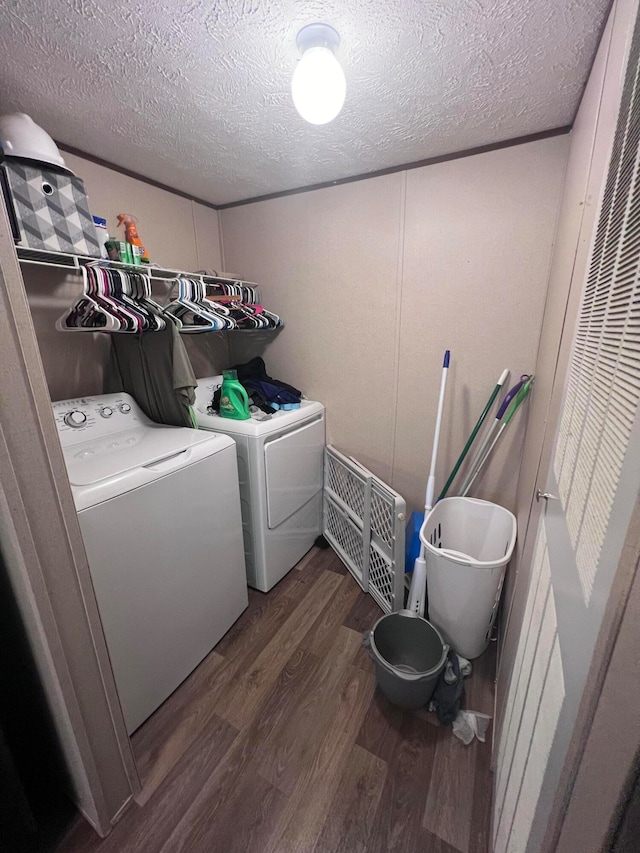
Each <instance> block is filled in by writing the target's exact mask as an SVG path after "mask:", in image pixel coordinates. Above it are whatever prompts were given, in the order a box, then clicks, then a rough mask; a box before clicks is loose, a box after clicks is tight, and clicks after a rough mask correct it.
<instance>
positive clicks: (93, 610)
mask: <svg viewBox="0 0 640 853" xmlns="http://www.w3.org/2000/svg"><path fill="white" fill-rule="evenodd" d="M0 543H1V547H2V552H3V557H4V561H5V563H6V568H7V572H8V574H9V579H10V582H11V585H12V588H13V590H14V593H15V596H16V600H17V603H18V606H19V608H20V611H21V614H22V618H23V620H24V623H25V628H26V630H27V633H28V636H29V642H30V644H31V648H32V652H33V654H34V658H35V660H36V665H37V667H38V671H39V674H40V678H41V679H42V683H43V687H44V690H45V694H46V697H47V701H48V704H49V707H50V710H51V713H52V717H53V720H54V723H55V726H56V730H57V733H58V737H59V739H60V745H61V749H62V751H63V753H64V756H65V760H66V764H67V768H68V771H69V775H70V779H71V786H72V788H73V790H71V791H69V794H70V796H71V797H72V799H73V800H74V801H75V802H76V804H77V806H78V808H79V810H80V811H81V812H82V813H83V814H84V816H85V817H86V818H87V820H88V821H89V822H90V823H91V824H92V826H93V827H94V828H95V829H96V831H97V832H98V833H99V834H100V835H103V836H104V835H106V834H108V832H109V831H110V829H111V827H112V824H113V823H114V822H115V821H116V820H117V819H118V817H119V815H120V814H121V813H122V811H123V810H124V809H125V808H126V807H127V805H128V804H129V803H130V802H131V800H132V798H133V797H134V796H135V795H137V794H138V793H139V791H140V782H139V779H138V774H137V770H136V766H135V762H134V758H133V753H132V751H131V744H130V741H129V737H128V735H127V731H126V727H125V723H124V718H123V716H122V711H121V709H120V704H119V700H118V695H117V691H116V685H115V681H114V679H113V673H112V670H111V665H110V662H109V656H108V652H107V646H106V642H105V639H104V634H103V631H102V625H101V623H100V616H99V613H98V608H97V604H96V600H95V596H94V592H93V586H92V583H91V576H90V573H89V566H88V563H87V558H86V555H85V552H84V546H83V543H82V537H81V534H80V528H79V526H78V519H77V515H76V512H75V507H74V504H73V497H72V494H71V488H70V485H69V480H68V477H67V472H66V466H65V461H64V457H63V454H62V449H61V446H60V442H59V439H58V432H57V429H56V426H55V422H54V419H53V414H52V410H51V400H50V396H49V390H48V387H47V383H46V379H45V374H44V370H43V367H42V362H41V359H40V352H39V348H38V342H37V339H36V335H35V331H34V327H33V323H32V320H31V313H30V310H29V305H28V302H27V296H26V293H25V289H24V282H23V279H22V274H21V272H20V267H19V264H18V259H17V255H16V251H15V247H14V243H13V238H12V233H11V228H10V226H9V222H8V220H7V216H6V212H5V209H4V205H3V204H0Z"/></svg>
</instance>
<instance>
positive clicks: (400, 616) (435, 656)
mask: <svg viewBox="0 0 640 853" xmlns="http://www.w3.org/2000/svg"><path fill="white" fill-rule="evenodd" d="M366 643H367V645H368V646H369V649H370V652H371V657H372V658H373V662H374V664H375V667H376V678H377V681H378V687H379V688H380V690H382V692H383V693H384V695H385V696H386V697H387V699H388V700H389V701H390V702H393V703H394V704H395V705H399V706H400V707H401V708H410V709H413V710H415V709H417V708H422V706H423V705H426V704H427V702H428V701H429V699H431V695H432V693H433V691H434V690H435V687H436V683H437V681H438V678H439V676H440V673H441V672H442V670H443V668H444V665H445V662H446V660H447V654H448V653H449V646H447V645H446V644H445V643H444V641H443V639H442V637H441V636H440V632H439V631H438V629H437V628H435V627H434V626H433V625H432V624H431V623H430V622H427V620H426V619H423V618H422V617H421V616H418V615H417V613H412V612H411V611H410V610H401V611H400V612H399V613H390V614H388V615H387V616H383V617H382V618H381V619H378V621H377V622H376V624H375V625H374V626H373V628H372V629H371V631H370V632H369V634H368V635H367V637H366Z"/></svg>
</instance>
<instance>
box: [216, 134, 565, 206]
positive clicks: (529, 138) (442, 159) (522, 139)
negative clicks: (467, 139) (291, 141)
mask: <svg viewBox="0 0 640 853" xmlns="http://www.w3.org/2000/svg"><path fill="white" fill-rule="evenodd" d="M571 127H572V125H570V124H567V125H563V126H562V127H554V128H552V129H551V130H542V131H540V132H539V133H529V134H527V135H526V136H516V137H514V138H513V139H505V140H503V141H502V142H490V143H489V144H487V145H478V146H477V147H476V148H466V149H465V150H463V151H454V152H453V153H451V154H441V155H439V156H438V157H427V158H426V159H425V160H416V161H414V162H413V163H403V164H401V165H399V166H388V167H387V168H386V169H378V170H377V171H375V172H364V173H363V174H361V175H353V176H351V177H348V178H338V179H337V180H335V181H324V182H323V183H320V184H309V186H306V187H298V188H297V189H292V190H281V191H280V192H276V193H268V194H267V195H259V196H255V198H245V199H241V200H240V201H229V202H226V203H225V204H219V205H218V206H217V209H218V210H229V208H232V207H242V205H244V204H255V203H256V202H259V201H271V200H272V199H275V198H284V197H285V196H289V195H297V194H298V193H308V192H313V190H324V189H327V188H329V187H338V186H340V185H341V184H351V183H353V182H354V181H366V180H369V179H370V178H380V177H382V176H383V175H393V174H394V173H395V172H407V171H409V170H410V169H421V168H422V167H423V166H435V165H436V164H437V163H447V162H449V160H460V159H462V158H463V157H473V156H475V155H476V154H486V153H487V152H489V151H499V150H500V149H501V148H511V147H512V146H514V145H525V144H526V143H527V142H537V141H538V140H540V139H549V138H551V137H552V136H563V135H564V134H566V133H569V132H570V130H571Z"/></svg>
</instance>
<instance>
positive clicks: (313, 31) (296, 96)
mask: <svg viewBox="0 0 640 853" xmlns="http://www.w3.org/2000/svg"><path fill="white" fill-rule="evenodd" d="M296 44H297V46H298V48H299V49H300V50H301V51H302V58H301V59H300V60H299V61H298V64H297V65H296V68H295V71H294V72H293V79H292V80H291V95H292V97H293V103H294V105H295V108H296V109H297V110H298V112H299V113H300V115H301V116H302V118H303V119H305V121H308V122H309V123H310V124H328V123H329V122H330V121H333V119H334V118H335V117H336V116H337V115H338V113H339V112H340V110H341V109H342V105H343V104H344V99H345V95H346V94H347V82H346V80H345V77H344V71H343V70H342V66H341V65H340V63H339V62H338V60H337V59H336V57H335V54H334V51H335V49H336V48H337V47H338V45H339V44H340V36H339V35H338V33H337V32H336V31H335V30H334V29H333V27H330V26H329V25H328V24H309V25H308V26H306V27H303V28H302V29H301V30H300V32H299V33H298V36H297V38H296Z"/></svg>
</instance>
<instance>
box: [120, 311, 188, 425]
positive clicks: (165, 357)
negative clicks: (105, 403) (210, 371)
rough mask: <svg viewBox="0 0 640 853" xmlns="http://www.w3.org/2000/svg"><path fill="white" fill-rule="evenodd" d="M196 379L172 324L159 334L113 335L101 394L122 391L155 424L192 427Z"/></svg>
mask: <svg viewBox="0 0 640 853" xmlns="http://www.w3.org/2000/svg"><path fill="white" fill-rule="evenodd" d="M196 385H197V382H196V377H195V375H194V372H193V368H192V367H191V362H190V361H189V356H188V355H187V351H186V349H185V347H184V344H183V342H182V340H181V338H180V335H179V333H178V329H177V328H176V326H175V325H173V324H171V325H170V326H168V327H167V328H166V329H163V330H162V331H160V332H143V333H142V334H140V335H113V336H112V338H111V353H110V356H109V364H108V366H107V372H106V376H105V387H104V390H105V393H107V394H109V393H117V392H118V391H125V392H126V393H127V394H131V396H132V397H134V398H135V400H136V401H137V402H138V404H139V406H140V408H141V409H142V410H143V412H144V413H145V414H146V415H147V416H148V417H150V418H151V420H152V421H155V422H156V423H159V424H169V425H171V426H186V427H196V423H195V418H194V416H193V412H192V409H191V407H192V406H193V404H194V403H195V399H196V398H195V388H196Z"/></svg>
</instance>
